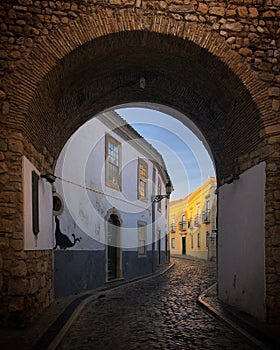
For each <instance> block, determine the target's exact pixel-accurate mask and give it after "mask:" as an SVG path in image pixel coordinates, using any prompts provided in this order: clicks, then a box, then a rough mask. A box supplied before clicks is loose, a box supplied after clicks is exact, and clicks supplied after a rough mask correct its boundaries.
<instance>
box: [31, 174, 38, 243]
mask: <svg viewBox="0 0 280 350" xmlns="http://www.w3.org/2000/svg"><path fill="white" fill-rule="evenodd" d="M32 230H33V233H34V235H36V236H37V235H38V233H39V175H38V174H37V173H36V172H35V171H32Z"/></svg>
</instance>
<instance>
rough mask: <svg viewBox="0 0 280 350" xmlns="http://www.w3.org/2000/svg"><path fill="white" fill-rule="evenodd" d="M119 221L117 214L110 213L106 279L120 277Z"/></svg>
mask: <svg viewBox="0 0 280 350" xmlns="http://www.w3.org/2000/svg"><path fill="white" fill-rule="evenodd" d="M119 227H120V221H119V218H118V217H117V215H114V214H112V215H111V216H110V218H109V220H108V238H107V278H108V281H110V280H113V279H116V278H119V277H120V248H119Z"/></svg>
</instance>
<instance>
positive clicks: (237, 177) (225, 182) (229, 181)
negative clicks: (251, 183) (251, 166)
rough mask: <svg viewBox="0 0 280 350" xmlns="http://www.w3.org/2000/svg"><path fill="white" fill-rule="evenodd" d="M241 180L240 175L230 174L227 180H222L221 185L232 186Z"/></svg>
mask: <svg viewBox="0 0 280 350" xmlns="http://www.w3.org/2000/svg"><path fill="white" fill-rule="evenodd" d="M238 179H239V175H234V174H230V175H229V176H228V177H226V178H225V179H222V181H221V184H222V185H224V184H231V183H232V182H233V181H236V180H238Z"/></svg>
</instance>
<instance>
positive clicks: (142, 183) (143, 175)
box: [138, 158, 148, 200]
mask: <svg viewBox="0 0 280 350" xmlns="http://www.w3.org/2000/svg"><path fill="white" fill-rule="evenodd" d="M147 191H148V164H147V163H146V162H145V161H144V160H143V159H141V158H138V199H144V200H147V198H148V193H147Z"/></svg>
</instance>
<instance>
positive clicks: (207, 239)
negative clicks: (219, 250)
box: [206, 231, 210, 248]
mask: <svg viewBox="0 0 280 350" xmlns="http://www.w3.org/2000/svg"><path fill="white" fill-rule="evenodd" d="M209 242H210V233H209V232H208V231H207V232H206V248H209Z"/></svg>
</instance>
